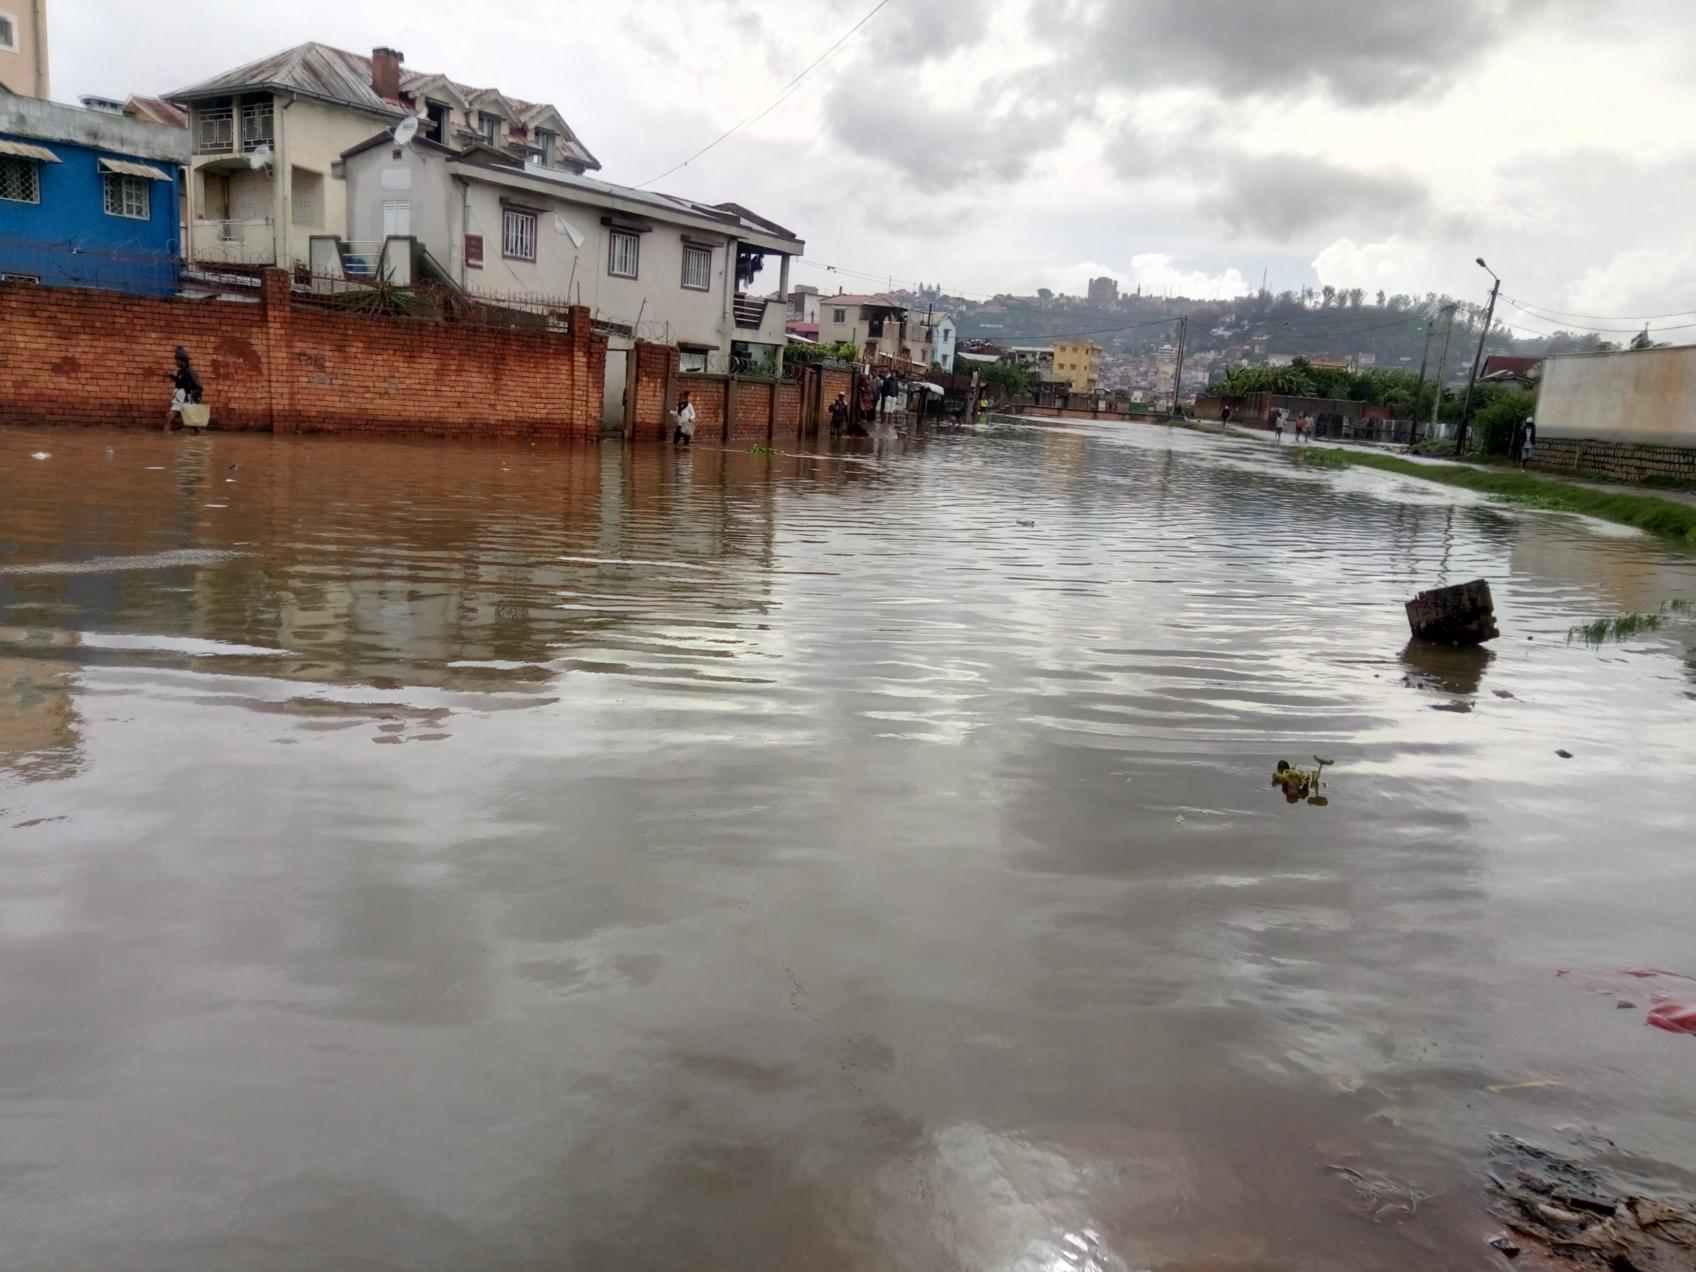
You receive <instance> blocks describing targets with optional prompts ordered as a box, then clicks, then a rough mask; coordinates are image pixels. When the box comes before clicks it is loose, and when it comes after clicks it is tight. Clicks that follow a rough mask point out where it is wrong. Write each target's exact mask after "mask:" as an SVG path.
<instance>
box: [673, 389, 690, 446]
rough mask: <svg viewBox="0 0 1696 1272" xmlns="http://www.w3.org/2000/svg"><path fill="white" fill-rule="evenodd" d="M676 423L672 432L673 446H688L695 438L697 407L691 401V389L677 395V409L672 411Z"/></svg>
mask: <svg viewBox="0 0 1696 1272" xmlns="http://www.w3.org/2000/svg"><path fill="white" fill-rule="evenodd" d="M671 418H672V420H673V423H674V427H673V429H672V434H671V444H672V445H673V446H677V445H683V446H687V445H689V443H690V442H692V441H694V440H695V407H694V405H693V404H692V403H691V402H690V401H689V390H688V389H684V390H683V392H681V393H679V394H678V395H677V409H676V410H675V411H673V412H672V413H671Z"/></svg>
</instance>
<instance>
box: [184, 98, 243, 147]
mask: <svg viewBox="0 0 1696 1272" xmlns="http://www.w3.org/2000/svg"><path fill="white" fill-rule="evenodd" d="M235 149H236V113H235V111H233V110H231V109H230V108H229V107H228V106H226V107H224V108H222V109H215V110H197V111H195V112H194V151H195V153H196V154H201V155H228V154H234V153H235Z"/></svg>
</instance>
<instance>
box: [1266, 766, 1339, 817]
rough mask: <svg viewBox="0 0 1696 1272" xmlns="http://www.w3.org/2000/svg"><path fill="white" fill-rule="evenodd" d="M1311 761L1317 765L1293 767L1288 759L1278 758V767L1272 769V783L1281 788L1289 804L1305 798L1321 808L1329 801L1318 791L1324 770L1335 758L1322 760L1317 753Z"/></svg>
mask: <svg viewBox="0 0 1696 1272" xmlns="http://www.w3.org/2000/svg"><path fill="white" fill-rule="evenodd" d="M1313 762H1314V764H1315V765H1317V766H1318V767H1316V768H1310V769H1301V768H1296V767H1294V766H1293V765H1292V764H1291V763H1290V762H1289V761H1288V760H1279V761H1278V767H1277V768H1275V769H1273V770H1272V785H1274V786H1277V787H1281V788H1283V792H1284V799H1285V800H1287V801H1288V802H1289V803H1291V804H1296V803H1300V802H1301V801H1302V800H1304V799H1305V800H1306V801H1307V802H1308V803H1310V804H1313V805H1314V806H1316V807H1318V808H1323V807H1325V806H1326V805H1327V804H1329V803H1330V802H1331V801H1330V800H1329V799H1327V798H1325V796H1323V795H1321V794H1320V793H1319V788H1320V785H1321V784H1322V779H1323V777H1324V773H1325V770H1326V769H1328V768H1330V767H1331V766H1332V765H1333V764H1335V763H1336V761H1335V760H1322V759H1320V758H1319V757H1318V756H1317V755H1316V756H1314V757H1313Z"/></svg>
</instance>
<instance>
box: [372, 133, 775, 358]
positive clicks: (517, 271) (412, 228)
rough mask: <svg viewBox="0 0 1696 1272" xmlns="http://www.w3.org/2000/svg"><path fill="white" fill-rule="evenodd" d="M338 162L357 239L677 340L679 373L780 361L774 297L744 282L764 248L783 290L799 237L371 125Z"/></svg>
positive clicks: (470, 279) (430, 266) (502, 289)
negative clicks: (405, 240)
mask: <svg viewBox="0 0 1696 1272" xmlns="http://www.w3.org/2000/svg"><path fill="white" fill-rule="evenodd" d="M341 170H342V173H343V177H344V180H345V182H346V185H347V203H348V223H347V238H348V240H349V241H350V242H351V243H352V244H353V245H354V246H355V247H358V246H359V245H361V244H367V243H371V244H380V243H381V242H382V241H384V240H388V239H391V238H393V237H395V236H400V235H409V236H411V237H412V238H413V239H415V240H416V241H417V244H418V245H419V247H420V248H422V250H423V253H424V254H425V256H424V258H423V259H424V261H425V268H424V270H423V273H424V274H425V275H429V274H431V273H433V274H435V275H436V276H437V277H438V278H442V279H445V281H448V282H452V283H455V284H458V285H459V286H462V287H464V288H466V289H467V290H468V291H471V292H475V293H479V294H483V295H488V296H493V297H496V298H498V297H499V296H500V295H502V294H503V293H505V294H512V293H518V294H523V295H525V296H527V297H537V296H542V297H551V298H554V299H556V300H557V301H558V302H559V303H560V304H561V305H562V306H564V305H582V306H584V307H585V308H587V309H589V310H590V311H591V312H592V314H593V317H594V321H595V322H596V324H597V325H598V326H599V327H600V328H601V329H602V330H604V331H605V332H606V333H607V334H608V337H609V346H608V347H609V351H617V350H620V349H625V350H628V349H629V348H630V345H631V342H632V341H633V340H635V339H637V338H642V339H647V340H651V341H655V342H659V343H671V344H676V345H678V346H679V348H680V349H681V351H682V367H683V370H684V371H708V370H712V371H723V370H732V369H734V370H740V371H746V372H748V373H750V374H758V373H762V372H769V373H772V374H775V373H776V371H777V370H778V369H780V367H781V365H782V363H781V358H782V349H783V346H784V343H785V333H784V319H785V316H786V305H785V301H784V300H783V299H780V298H779V299H773V298H768V297H765V296H758V295H754V294H752V291H751V285H752V283H753V279H754V277H755V276H756V275H757V274H759V273H760V272H762V267H763V265H764V263H765V262H766V260H767V259H768V258H771V257H776V258H777V259H778V262H779V268H778V276H779V277H778V295H779V297H782V296H784V295H786V294H787V291H788V286H789V265H790V260H791V258H793V257H795V256H799V255H800V254H801V253H802V252H803V251H805V249H806V244H805V243H803V242H802V241H801V240H800V239H799V238H797V237H796V236H795V235H794V234H793V233H791V232H790V231H789V230H787V229H785V228H784V227H782V226H781V225H778V224H776V223H774V222H772V221H768V220H766V219H764V218H763V217H760V216H757V215H756V214H754V213H753V212H750V211H749V210H748V209H747V208H744V207H742V206H740V205H738V204H734V203H721V204H717V205H709V204H703V203H696V202H694V201H692V200H689V199H683V198H678V197H675V196H672V195H666V194H658V193H655V192H653V191H648V190H637V189H633V188H631V187H629V186H621V185H614V184H612V183H611V182H607V181H602V180H600V179H598V178H596V177H592V176H590V175H588V174H587V173H585V172H583V171H581V170H580V169H574V168H571V167H567V166H562V165H552V164H543V163H541V162H538V161H537V160H535V159H534V158H532V157H530V156H520V155H516V154H512V153H508V152H506V151H504V150H500V149H496V148H493V147H489V146H486V145H483V144H481V143H480V142H474V143H472V144H470V145H464V146H459V147H455V146H447V145H441V144H438V143H437V142H435V141H433V140H430V139H428V138H425V137H424V136H422V135H419V136H416V137H414V138H413V139H412V140H411V141H410V142H409V143H398V142H396V140H395V139H394V137H393V136H392V135H391V134H389V133H386V132H385V133H379V134H378V135H377V136H375V137H370V138H368V139H366V140H365V141H364V142H362V143H361V144H360V145H357V146H353V147H350V148H349V149H348V150H347V151H345V152H344V153H343V155H342V156H341ZM768 277H769V275H768ZM610 374H613V373H612V372H610V371H609V375H610Z"/></svg>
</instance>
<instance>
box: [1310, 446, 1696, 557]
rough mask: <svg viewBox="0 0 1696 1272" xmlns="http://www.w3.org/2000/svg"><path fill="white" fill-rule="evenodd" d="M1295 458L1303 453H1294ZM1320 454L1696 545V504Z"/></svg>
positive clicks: (1391, 459)
mask: <svg viewBox="0 0 1696 1272" xmlns="http://www.w3.org/2000/svg"><path fill="white" fill-rule="evenodd" d="M1291 453H1292V454H1297V453H1300V452H1296V451H1293V450H1292V451H1291ZM1320 453H1327V454H1328V455H1334V456H1342V457H1343V462H1342V463H1341V464H1338V463H1337V462H1336V461H1335V460H1333V459H1329V458H1328V459H1326V460H1325V461H1323V465H1322V466H1323V467H1326V468H1333V467H1342V468H1354V467H1360V468H1377V469H1381V470H1382V471H1384V472H1387V473H1400V474H1401V475H1402V476H1404V477H1417V478H1419V479H1420V480H1421V481H1435V482H1440V483H1441V484H1443V485H1445V486H1459V487H1461V488H1462V489H1463V490H1476V491H1478V492H1479V493H1480V494H1484V495H1490V496H1492V497H1493V498H1496V499H1500V500H1502V501H1503V502H1504V503H1512V504H1519V505H1521V506H1522V507H1526V508H1541V509H1544V510H1546V511H1549V512H1577V513H1582V514H1584V515H1585V516H1587V517H1599V518H1601V519H1602V520H1603V521H1617V522H1619V523H1620V524H1621V525H1626V526H1636V527H1637V528H1638V529H1639V530H1647V531H1649V532H1650V533H1651V534H1660V535H1665V536H1666V537H1667V538H1669V539H1678V540H1680V541H1682V542H1684V543H1689V544H1696V505H1691V504H1682V503H1675V502H1673V501H1672V500H1670V499H1657V498H1655V497H1654V496H1653V495H1637V494H1631V493H1628V492H1626V491H1613V490H1593V489H1591V488H1590V487H1589V486H1575V485H1573V484H1572V483H1570V482H1565V481H1560V480H1549V479H1548V478H1544V477H1532V476H1529V475H1528V474H1525V473H1516V472H1497V471H1493V470H1491V469H1488V468H1468V467H1465V466H1460V465H1447V464H1421V463H1419V462H1418V461H1416V460H1411V459H1401V458H1399V457H1398V456H1395V455H1376V454H1371V453H1369V452H1365V451H1342V450H1332V451H1329V452H1319V451H1313V452H1309V453H1308V460H1309V462H1311V461H1312V459H1313V458H1315V457H1316V456H1317V455H1318V454H1320Z"/></svg>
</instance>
